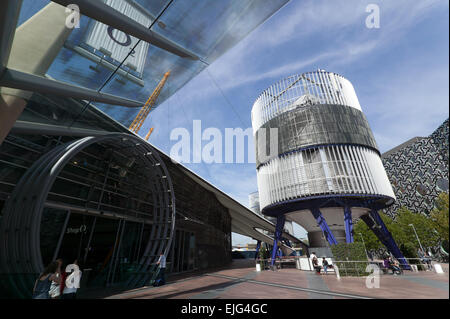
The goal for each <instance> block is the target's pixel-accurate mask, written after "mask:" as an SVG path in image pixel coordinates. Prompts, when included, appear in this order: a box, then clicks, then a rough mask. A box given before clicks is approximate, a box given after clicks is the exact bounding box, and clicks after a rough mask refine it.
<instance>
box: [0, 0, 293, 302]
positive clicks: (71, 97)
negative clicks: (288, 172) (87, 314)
mask: <svg viewBox="0 0 450 319" xmlns="http://www.w3.org/2000/svg"><path fill="white" fill-rule="evenodd" d="M286 2H287V0H275V1H270V2H266V1H261V0H251V1H245V2H243V1H235V2H233V3H227V2H222V1H210V2H208V3H207V4H205V5H192V3H190V2H188V1H169V2H166V1H162V2H161V1H147V0H105V1H77V0H74V1H71V2H70V4H76V5H78V7H79V9H80V12H81V13H82V14H81V15H80V16H79V18H80V19H79V21H76V20H77V19H69V15H72V18H74V17H75V18H76V12H75V11H76V10H73V9H71V8H69V7H66V5H67V1H63V0H54V1H49V0H23V1H22V0H5V1H1V2H0V34H1V36H0V48H1V50H0V295H1V296H2V297H23V298H28V297H30V296H31V292H32V288H33V285H34V282H35V279H36V278H37V276H38V274H39V273H40V272H42V270H43V269H44V266H45V265H47V264H48V263H49V262H51V261H54V260H55V259H56V258H62V259H63V260H64V262H66V263H69V262H73V260H74V259H77V260H78V261H79V262H80V264H81V265H82V270H83V277H82V280H83V282H82V284H81V285H82V287H83V288H91V287H105V286H108V287H112V286H114V287H121V288H122V289H131V288H134V287H139V286H142V285H145V284H150V283H151V282H152V280H153V279H154V278H155V276H157V274H158V269H157V265H156V261H157V259H158V257H159V255H160V254H161V253H163V254H164V255H166V256H167V261H168V263H167V268H168V271H169V272H173V273H177V272H183V271H192V270H199V269H205V268H211V267H217V266H223V265H226V264H227V263H229V262H231V231H232V230H233V231H235V232H239V233H242V234H244V235H250V236H253V237H255V238H259V239H260V240H266V241H269V242H271V240H272V239H271V238H269V237H267V236H262V235H261V234H260V233H258V232H256V231H255V230H254V229H255V228H256V227H260V228H264V229H267V230H273V228H274V226H273V224H271V223H270V222H268V221H267V220H264V219H262V218H261V217H259V216H258V215H255V214H253V213H252V212H251V211H249V210H248V209H247V208H245V207H244V206H242V205H241V204H239V203H237V202H236V201H234V200H233V199H231V198H230V197H229V196H228V195H226V194H224V193H222V192H221V191H220V190H218V189H217V188H215V187H213V186H212V185H210V184H209V183H208V182H206V181H205V180H203V179H201V178H200V177H198V176H197V175H196V174H194V173H192V172H191V171H189V170H188V169H187V168H185V167H183V166H181V165H179V164H176V163H173V162H172V160H171V159H170V158H169V157H168V156H167V155H165V154H164V153H163V152H161V151H159V150H158V149H157V148H155V147H154V146H152V145H151V144H149V143H148V142H146V141H145V140H144V139H142V138H141V137H140V136H138V135H137V134H135V133H132V132H130V131H129V130H128V129H127V127H128V126H129V125H130V123H131V122H132V121H133V119H135V117H136V114H138V113H139V111H140V110H141V109H142V107H143V105H145V104H146V103H145V101H147V100H148V98H149V95H150V94H151V92H153V91H154V90H155V87H156V85H157V83H159V81H160V80H161V78H162V77H163V75H164V74H166V73H167V72H168V71H169V70H170V72H171V73H170V78H169V80H168V82H167V84H166V85H165V87H164V88H163V89H161V90H160V92H159V96H158V99H157V100H156V103H155V104H154V105H153V108H155V107H157V106H158V105H159V104H161V103H162V102H164V101H165V100H166V99H167V98H168V97H170V96H171V95H172V94H173V93H175V92H176V91H177V90H178V89H180V88H181V87H182V86H183V85H185V84H186V83H187V82H188V81H190V80H191V79H192V78H193V77H194V76H195V75H196V74H198V73H199V72H201V71H202V70H203V69H204V68H206V67H207V65H208V64H210V63H212V62H213V61H214V60H215V59H217V58H218V57H219V56H221V55H222V54H223V53H225V52H226V51H227V50H228V49H229V48H231V47H232V46H233V45H235V44H236V43H237V42H239V41H240V40H241V39H242V38H244V37H245V36H246V35H247V34H248V33H249V32H250V31H252V30H253V29H254V28H255V27H257V26H258V25H259V24H260V23H262V22H263V21H265V20H266V19H267V18H269V17H270V16H271V15H272V14H273V13H275V12H276V11H277V10H278V9H279V8H280V7H281V6H283V5H284V4H286ZM74 15H75V16H74ZM248 16H251V17H252V19H246V17H248ZM211 17H214V19H212V18H211ZM75 21H76V23H74V22H75ZM78 22H79V23H78ZM205 26H207V27H205ZM193 39H197V40H198V39H201V41H197V40H196V41H193ZM145 133H146V132H144V134H145ZM141 134H142V132H141Z"/></svg>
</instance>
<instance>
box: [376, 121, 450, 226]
mask: <svg viewBox="0 0 450 319" xmlns="http://www.w3.org/2000/svg"><path fill="white" fill-rule="evenodd" d="M448 141H449V124H448V119H447V120H445V121H444V123H442V124H441V125H440V126H439V127H438V128H437V129H436V130H435V131H434V132H433V133H432V134H431V135H430V136H428V137H415V138H413V139H411V140H409V141H407V142H405V143H403V144H401V145H399V146H397V147H395V148H393V149H392V150H390V151H387V152H385V153H384V154H383V155H382V156H381V157H382V160H383V164H384V167H386V172H387V174H388V176H389V180H390V181H391V184H392V186H393V189H394V193H395V195H396V197H397V201H396V202H395V203H394V204H393V205H392V206H390V207H389V208H387V209H385V212H386V214H387V215H389V216H390V217H392V218H395V215H396V213H397V211H398V209H399V208H400V207H406V208H408V209H409V210H411V211H413V212H417V213H423V214H429V213H430V212H431V211H432V210H433V208H434V205H435V200H436V198H437V196H438V195H439V194H440V193H442V192H447V193H448V191H449V184H448V159H449V153H448V152H449V144H448Z"/></svg>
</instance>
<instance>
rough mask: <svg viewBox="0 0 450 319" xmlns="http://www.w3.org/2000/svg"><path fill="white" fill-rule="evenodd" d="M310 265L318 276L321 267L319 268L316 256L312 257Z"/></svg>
mask: <svg viewBox="0 0 450 319" xmlns="http://www.w3.org/2000/svg"><path fill="white" fill-rule="evenodd" d="M312 263H313V267H314V269H315V270H316V274H317V275H320V270H321V269H322V267H321V266H319V260H318V259H317V257H316V256H314V257H313V260H312Z"/></svg>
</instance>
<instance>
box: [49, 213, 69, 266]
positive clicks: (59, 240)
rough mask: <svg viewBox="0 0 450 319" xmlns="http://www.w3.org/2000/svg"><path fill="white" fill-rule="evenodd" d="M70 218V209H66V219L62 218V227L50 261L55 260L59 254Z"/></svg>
mask: <svg viewBox="0 0 450 319" xmlns="http://www.w3.org/2000/svg"><path fill="white" fill-rule="evenodd" d="M69 218H70V210H68V211H67V216H66V219H65V220H64V225H63V227H62V230H61V233H60V235H59V239H58V244H57V245H56V249H55V253H54V254H53V258H52V261H55V260H56V258H57V257H58V254H59V249H60V248H61V243H62V240H63V238H64V234H65V232H66V228H67V224H68V223H69Z"/></svg>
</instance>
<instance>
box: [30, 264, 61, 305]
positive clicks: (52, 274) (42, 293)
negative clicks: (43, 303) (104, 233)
mask: <svg viewBox="0 0 450 319" xmlns="http://www.w3.org/2000/svg"><path fill="white" fill-rule="evenodd" d="M57 271H58V262H56V261H53V262H51V263H50V264H49V265H48V266H47V268H45V269H44V271H43V272H42V273H41V274H40V275H39V277H38V279H36V282H35V283H34V287H33V297H32V298H33V299H50V298H51V297H50V294H49V292H50V287H51V285H52V282H55V283H58V284H59V283H60V280H61V278H60V277H58V276H57Z"/></svg>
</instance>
